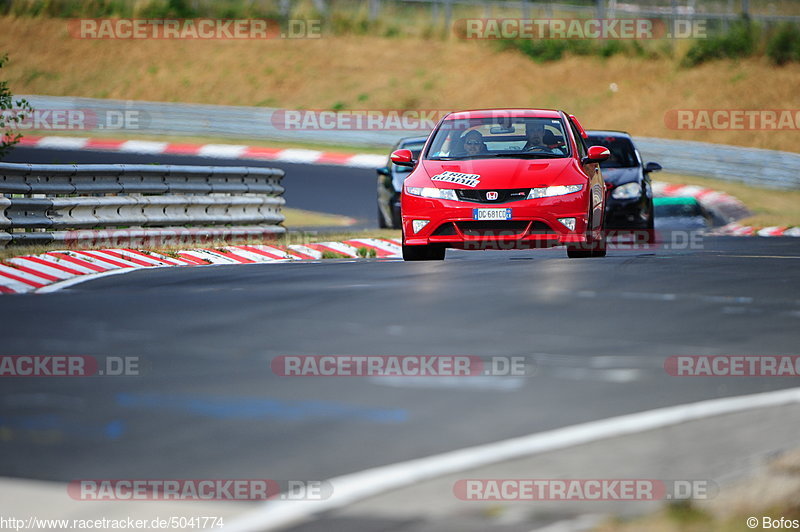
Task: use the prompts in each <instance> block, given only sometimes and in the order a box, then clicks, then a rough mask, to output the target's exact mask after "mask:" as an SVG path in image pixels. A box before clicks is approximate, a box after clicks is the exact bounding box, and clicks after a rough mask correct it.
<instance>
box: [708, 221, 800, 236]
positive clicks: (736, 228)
mask: <svg viewBox="0 0 800 532" xmlns="http://www.w3.org/2000/svg"><path fill="white" fill-rule="evenodd" d="M709 234H711V235H719V236H800V227H797V226H795V227H786V226H777V225H775V226H771V227H762V228H760V229H759V228H757V227H751V226H749V225H739V224H737V223H735V222H734V223H730V224H727V225H723V226H722V227H718V228H717V229H715V230H714V231H712V232H711V233H709Z"/></svg>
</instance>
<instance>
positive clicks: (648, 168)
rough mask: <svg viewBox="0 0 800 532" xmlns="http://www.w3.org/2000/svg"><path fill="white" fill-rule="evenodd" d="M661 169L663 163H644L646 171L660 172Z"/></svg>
mask: <svg viewBox="0 0 800 532" xmlns="http://www.w3.org/2000/svg"><path fill="white" fill-rule="evenodd" d="M659 170H661V165H660V164H658V163H647V164H646V165H644V171H645V172H658V171H659Z"/></svg>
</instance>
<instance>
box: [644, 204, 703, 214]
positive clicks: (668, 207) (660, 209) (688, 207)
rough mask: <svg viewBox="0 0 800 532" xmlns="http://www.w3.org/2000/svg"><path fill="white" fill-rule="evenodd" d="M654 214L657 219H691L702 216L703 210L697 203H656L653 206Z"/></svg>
mask: <svg viewBox="0 0 800 532" xmlns="http://www.w3.org/2000/svg"><path fill="white" fill-rule="evenodd" d="M654 208H655V214H656V216H657V217H662V218H666V217H679V218H693V217H695V216H703V210H702V208H701V207H700V205H698V204H697V203H694V202H686V203H677V202H675V203H658V202H656V204H655V205H654Z"/></svg>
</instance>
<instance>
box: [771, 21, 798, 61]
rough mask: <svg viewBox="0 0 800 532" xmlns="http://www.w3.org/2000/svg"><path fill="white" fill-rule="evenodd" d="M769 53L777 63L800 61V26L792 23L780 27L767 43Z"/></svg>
mask: <svg viewBox="0 0 800 532" xmlns="http://www.w3.org/2000/svg"><path fill="white" fill-rule="evenodd" d="M767 55H768V56H769V58H770V59H772V61H773V62H774V63H775V64H776V65H785V64H786V63H789V62H790V61H800V27H798V26H796V25H795V24H790V23H786V24H783V25H782V26H781V27H779V28H778V30H777V31H776V32H775V33H774V34H773V35H772V36H771V37H770V39H769V42H768V43H767Z"/></svg>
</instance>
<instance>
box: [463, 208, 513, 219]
mask: <svg viewBox="0 0 800 532" xmlns="http://www.w3.org/2000/svg"><path fill="white" fill-rule="evenodd" d="M472 219H473V220H510V219H511V209H472Z"/></svg>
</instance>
